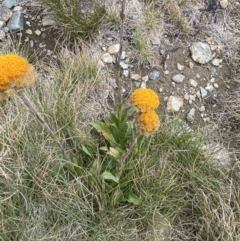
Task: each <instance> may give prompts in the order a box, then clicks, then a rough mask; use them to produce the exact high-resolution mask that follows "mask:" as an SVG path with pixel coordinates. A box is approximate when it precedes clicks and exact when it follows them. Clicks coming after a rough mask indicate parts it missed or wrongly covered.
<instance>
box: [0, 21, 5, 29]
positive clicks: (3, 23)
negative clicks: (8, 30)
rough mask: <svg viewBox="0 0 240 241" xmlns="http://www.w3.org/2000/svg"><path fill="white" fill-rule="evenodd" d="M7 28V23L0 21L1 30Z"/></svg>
mask: <svg viewBox="0 0 240 241" xmlns="http://www.w3.org/2000/svg"><path fill="white" fill-rule="evenodd" d="M5 26H6V23H5V22H4V21H2V20H0V29H1V28H3V27H5Z"/></svg>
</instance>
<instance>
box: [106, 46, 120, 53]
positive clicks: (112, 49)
mask: <svg viewBox="0 0 240 241" xmlns="http://www.w3.org/2000/svg"><path fill="white" fill-rule="evenodd" d="M119 50H120V44H114V45H111V46H109V47H108V53H109V54H116V53H118V52H119Z"/></svg>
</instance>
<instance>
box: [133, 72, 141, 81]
mask: <svg viewBox="0 0 240 241" xmlns="http://www.w3.org/2000/svg"><path fill="white" fill-rule="evenodd" d="M140 78H141V76H140V75H139V74H131V79H132V80H136V81H137V80H139V79H140Z"/></svg>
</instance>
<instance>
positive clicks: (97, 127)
mask: <svg viewBox="0 0 240 241" xmlns="http://www.w3.org/2000/svg"><path fill="white" fill-rule="evenodd" d="M90 125H91V126H92V127H93V128H94V129H96V130H97V131H99V130H102V129H103V128H102V126H101V125H99V124H97V123H94V122H91V123H90Z"/></svg>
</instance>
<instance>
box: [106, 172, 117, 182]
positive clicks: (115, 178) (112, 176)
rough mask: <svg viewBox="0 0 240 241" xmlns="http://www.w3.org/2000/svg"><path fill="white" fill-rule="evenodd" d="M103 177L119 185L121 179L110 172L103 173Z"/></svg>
mask: <svg viewBox="0 0 240 241" xmlns="http://www.w3.org/2000/svg"><path fill="white" fill-rule="evenodd" d="M102 177H103V178H104V179H105V180H112V181H114V182H115V183H119V179H118V178H117V177H116V176H114V175H113V174H112V173H111V172H108V171H105V172H103V174H102Z"/></svg>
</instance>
